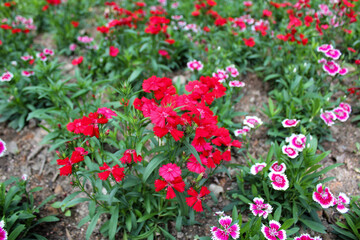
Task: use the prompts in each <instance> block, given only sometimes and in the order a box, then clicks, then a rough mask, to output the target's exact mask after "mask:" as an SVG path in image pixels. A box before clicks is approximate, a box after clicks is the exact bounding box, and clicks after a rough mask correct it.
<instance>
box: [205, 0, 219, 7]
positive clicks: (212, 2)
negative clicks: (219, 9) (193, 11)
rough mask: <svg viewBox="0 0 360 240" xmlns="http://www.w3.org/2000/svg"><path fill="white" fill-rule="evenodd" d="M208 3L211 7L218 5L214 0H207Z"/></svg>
mask: <svg viewBox="0 0 360 240" xmlns="http://www.w3.org/2000/svg"><path fill="white" fill-rule="evenodd" d="M207 4H208V5H209V6H211V7H213V6H216V4H217V3H216V2H215V1H214V0H207Z"/></svg>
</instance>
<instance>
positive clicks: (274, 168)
mask: <svg viewBox="0 0 360 240" xmlns="http://www.w3.org/2000/svg"><path fill="white" fill-rule="evenodd" d="M285 170H286V166H285V163H281V164H279V163H278V162H274V163H273V164H272V165H271V167H270V174H269V178H270V180H271V185H272V187H273V188H274V189H275V190H282V191H285V190H286V189H288V188H289V180H288V179H287V176H286V175H285Z"/></svg>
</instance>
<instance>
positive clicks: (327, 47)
mask: <svg viewBox="0 0 360 240" xmlns="http://www.w3.org/2000/svg"><path fill="white" fill-rule="evenodd" d="M331 49H333V46H332V45H331V44H323V45H321V46H320V47H318V48H317V49H316V50H317V51H318V52H323V53H326V52H327V51H329V50H331Z"/></svg>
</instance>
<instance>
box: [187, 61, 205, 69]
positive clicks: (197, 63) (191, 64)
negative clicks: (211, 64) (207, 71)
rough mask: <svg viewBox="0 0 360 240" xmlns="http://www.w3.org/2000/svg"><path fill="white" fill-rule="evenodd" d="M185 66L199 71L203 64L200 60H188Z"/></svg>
mask: <svg viewBox="0 0 360 240" xmlns="http://www.w3.org/2000/svg"><path fill="white" fill-rule="evenodd" d="M187 67H188V68H189V69H190V70H191V71H194V70H197V71H201V70H202V69H203V67H204V65H203V64H202V63H201V62H200V61H197V60H194V61H191V62H188V63H187Z"/></svg>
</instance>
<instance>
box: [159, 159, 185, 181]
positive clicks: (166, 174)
mask: <svg viewBox="0 0 360 240" xmlns="http://www.w3.org/2000/svg"><path fill="white" fill-rule="evenodd" d="M159 175H160V176H162V177H163V178H164V179H165V180H166V181H168V182H172V181H174V179H175V178H176V177H179V176H180V175H181V169H180V167H178V166H177V165H176V164H174V163H168V164H166V165H163V166H162V167H161V168H160V169H159Z"/></svg>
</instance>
